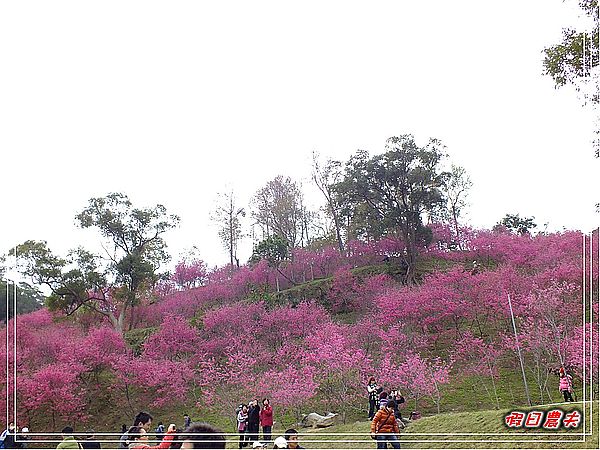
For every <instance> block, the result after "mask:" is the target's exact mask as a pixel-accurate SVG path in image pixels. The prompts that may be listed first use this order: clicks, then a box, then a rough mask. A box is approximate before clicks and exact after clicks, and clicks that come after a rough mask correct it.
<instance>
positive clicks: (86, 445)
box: [79, 430, 102, 450]
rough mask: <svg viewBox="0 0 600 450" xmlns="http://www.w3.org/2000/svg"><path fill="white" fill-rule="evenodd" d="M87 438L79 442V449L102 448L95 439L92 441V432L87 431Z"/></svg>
mask: <svg viewBox="0 0 600 450" xmlns="http://www.w3.org/2000/svg"><path fill="white" fill-rule="evenodd" d="M87 433H88V434H87V436H86V437H85V439H84V440H82V441H81V442H79V444H80V445H81V448H83V449H92V450H94V449H96V450H97V449H101V448H102V446H101V445H100V442H98V441H97V440H96V439H94V430H88V432H87Z"/></svg>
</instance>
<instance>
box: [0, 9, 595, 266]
mask: <svg viewBox="0 0 600 450" xmlns="http://www.w3.org/2000/svg"><path fill="white" fill-rule="evenodd" d="M575 3H576V2H575V1H574V0H571V1H570V2H567V3H563V2H562V1H560V0H535V1H534V0H528V1H522V0H510V1H503V2H491V1H488V2H481V1H476V0H474V1H455V0H453V1H447V0H446V1H427V2H424V1H417V0H414V1H411V2H408V1H397V0H395V1H377V2H372V1H363V2H356V1H343V2H333V1H327V2H324V1H303V2H296V3H291V2H282V1H271V2H264V1H256V0H254V1H222V0H221V1H213V2H198V1H178V2H155V1H122V0H120V1H102V2H81V1H71V2H66V1H52V2H48V1H43V2H29V1H24V0H19V1H3V2H1V3H0V61H1V70H0V149H1V151H2V158H1V167H2V176H1V177H2V181H3V183H2V185H3V190H2V193H3V195H2V199H1V202H2V211H3V214H2V217H3V219H2V225H1V227H2V231H1V233H0V252H5V251H6V250H8V248H10V247H12V246H13V245H15V244H16V243H18V242H22V241H24V240H26V239H40V240H41V239H44V240H47V241H48V244H49V246H50V248H52V249H53V250H54V251H55V252H57V253H59V254H64V253H65V252H66V251H67V249H69V248H72V247H76V246H77V245H80V244H83V245H84V246H88V247H91V246H92V244H91V242H93V241H94V240H95V239H96V234H94V233H93V232H91V231H89V230H85V231H83V230H78V229H77V228H76V227H75V225H74V216H75V214H76V213H77V212H79V211H80V210H81V209H83V208H84V207H85V205H86V204H87V200H88V199H89V198H91V197H101V196H104V195H106V194H107V193H109V192H117V191H120V192H124V193H126V194H128V195H129V197H130V198H131V200H132V201H133V202H134V204H135V205H136V206H151V205H154V204H156V203H162V204H164V205H165V206H166V207H167V208H168V210H169V211H170V212H173V213H176V214H179V215H180V216H181V219H182V222H181V226H180V227H179V229H177V230H175V231H172V232H170V233H169V234H168V235H167V236H166V239H167V242H168V243H169V249H170V251H171V253H172V254H173V255H174V257H175V259H176V258H177V255H178V254H179V253H180V252H181V251H183V250H184V249H189V248H190V247H192V246H193V245H196V246H197V247H199V249H200V255H201V257H202V258H203V259H205V261H207V263H208V264H209V265H211V266H212V265H215V264H223V263H226V262H227V260H228V256H227V253H226V251H225V250H223V249H222V247H221V244H220V243H219V241H218V237H217V229H216V227H215V225H213V224H212V223H211V222H210V220H209V214H210V213H211V211H212V210H213V209H214V201H215V197H216V193H217V192H219V191H223V190H224V189H225V188H226V186H227V185H230V186H233V187H234V189H235V190H236V191H237V192H238V195H239V197H240V200H241V203H242V204H243V205H247V201H248V199H249V198H250V197H251V196H252V194H253V193H254V192H255V191H256V190H257V189H258V188H260V187H261V186H263V185H264V184H265V183H266V182H267V181H268V180H270V179H272V178H274V177H275V176H276V175H278V174H282V175H289V176H291V177H293V178H295V179H297V180H303V181H304V184H305V185H306V186H307V188H308V187H309V185H310V181H309V175H310V159H311V152H312V151H313V150H318V151H319V152H320V153H321V154H322V155H325V156H331V157H334V158H338V159H342V160H344V161H345V160H347V159H348V158H349V156H350V155H351V154H352V153H354V152H355V151H356V150H357V149H359V148H360V149H366V150H369V151H370V152H371V153H378V152H382V151H383V150H384V144H385V139H386V138H388V137H390V136H393V135H399V134H403V133H413V134H414V135H415V137H416V138H417V141H418V142H422V143H425V142H426V140H427V139H428V138H429V137H436V138H438V139H441V140H442V141H443V142H444V144H445V145H446V146H447V151H448V153H449V154H450V158H451V161H452V162H455V163H457V164H460V165H462V166H464V167H465V168H466V169H467V172H468V173H469V175H470V176H471V179H472V180H473V182H474V188H473V190H472V194H471V199H470V202H471V207H470V209H469V219H470V222H471V224H472V225H474V226H477V227H491V226H493V225H494V224H495V223H496V222H497V221H498V220H499V219H500V218H502V217H503V216H504V215H505V214H506V213H519V214H521V215H522V216H535V218H536V222H537V223H538V225H540V227H541V228H543V226H542V225H543V224H544V223H546V222H548V223H549V230H560V229H562V228H563V227H564V228H567V229H583V230H586V231H589V230H590V229H591V228H593V227H595V226H597V225H598V222H599V221H598V215H597V214H595V213H594V206H593V205H594V203H595V202H597V201H598V200H599V190H598V189H597V180H598V179H599V178H598V166H599V162H598V161H597V160H595V159H594V158H593V150H592V146H591V139H592V130H593V126H594V124H593V117H592V112H591V111H589V110H586V109H584V108H582V107H581V101H580V99H578V98H577V96H576V93H575V92H574V90H573V89H571V88H563V89H561V90H555V89H554V86H553V82H552V80H551V79H550V78H549V77H543V76H542V75H541V73H542V53H541V52H542V50H543V48H544V47H545V46H549V45H552V44H554V43H556V42H558V41H559V40H560V38H561V29H562V28H563V27H566V26H569V25H571V26H573V25H577V21H578V18H577V14H578V10H577V8H576V7H575V6H574V5H575ZM307 196H308V198H309V200H311V199H312V200H313V201H320V198H319V197H318V196H317V194H316V192H315V191H314V188H313V187H312V186H311V187H310V192H309V189H307ZM249 244H250V243H249V242H247V244H246V246H245V247H243V248H242V249H241V251H240V255H239V256H240V259H241V260H242V262H244V261H245V260H246V259H247V258H248V257H249V255H250V247H249Z"/></svg>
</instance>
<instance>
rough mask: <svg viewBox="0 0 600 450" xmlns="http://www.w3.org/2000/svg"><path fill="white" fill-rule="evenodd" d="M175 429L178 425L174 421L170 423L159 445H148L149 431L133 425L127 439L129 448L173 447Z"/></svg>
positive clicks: (155, 449)
mask: <svg viewBox="0 0 600 450" xmlns="http://www.w3.org/2000/svg"><path fill="white" fill-rule="evenodd" d="M175 429H176V426H175V424H174V423H172V424H171V425H169V428H168V429H167V434H165V437H164V438H163V440H162V441H161V443H160V444H158V445H154V446H151V445H148V433H146V430H145V429H144V428H142V427H131V428H130V429H129V430H128V431H127V440H128V442H129V450H134V449H135V450H137V449H153V450H159V449H160V450H163V449H168V448H169V447H171V441H172V440H173V437H175Z"/></svg>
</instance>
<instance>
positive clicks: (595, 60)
mask: <svg viewBox="0 0 600 450" xmlns="http://www.w3.org/2000/svg"><path fill="white" fill-rule="evenodd" d="M579 7H580V8H581V9H582V11H583V13H584V15H585V16H586V17H587V18H588V19H590V23H591V27H588V29H586V30H584V29H579V30H575V29H573V28H567V29H564V30H563V38H562V41H561V42H560V43H558V44H555V45H553V46H551V47H548V48H546V49H544V52H543V53H544V62H543V64H544V72H543V73H544V75H548V76H550V77H552V79H553V80H554V83H555V85H556V87H557V88H559V87H562V86H565V85H567V84H570V85H572V86H574V87H575V89H577V90H578V91H580V92H583V98H584V102H586V103H587V101H588V100H589V101H590V102H591V104H592V105H593V107H594V108H595V109H596V110H597V109H598V108H599V105H600V49H599V45H600V41H599V39H600V32H599V29H600V11H599V8H598V0H579ZM596 112H597V111H596ZM599 125H600V115H599V114H596V127H595V130H594V133H595V138H594V142H593V143H594V148H595V157H596V158H600V126H599Z"/></svg>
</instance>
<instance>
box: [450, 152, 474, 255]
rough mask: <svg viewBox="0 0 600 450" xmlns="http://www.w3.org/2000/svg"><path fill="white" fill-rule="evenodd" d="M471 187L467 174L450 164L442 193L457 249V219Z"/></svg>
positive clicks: (465, 203) (458, 230) (458, 237)
mask: <svg viewBox="0 0 600 450" xmlns="http://www.w3.org/2000/svg"><path fill="white" fill-rule="evenodd" d="M472 187H473V183H472V182H471V179H470V178H469V175H468V174H467V171H466V170H465V169H464V168H463V167H460V166H455V165H454V164H452V166H451V168H450V174H449V176H448V179H447V180H446V184H445V187H444V189H443V192H444V194H445V196H446V202H447V208H448V213H449V214H450V220H451V221H452V226H453V227H454V233H455V234H456V243H457V245H458V248H459V249H462V248H461V244H460V229H459V227H458V219H459V217H460V216H461V214H462V213H463V211H464V209H465V207H466V206H467V197H468V196H469V190H470V189H471V188H472Z"/></svg>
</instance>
